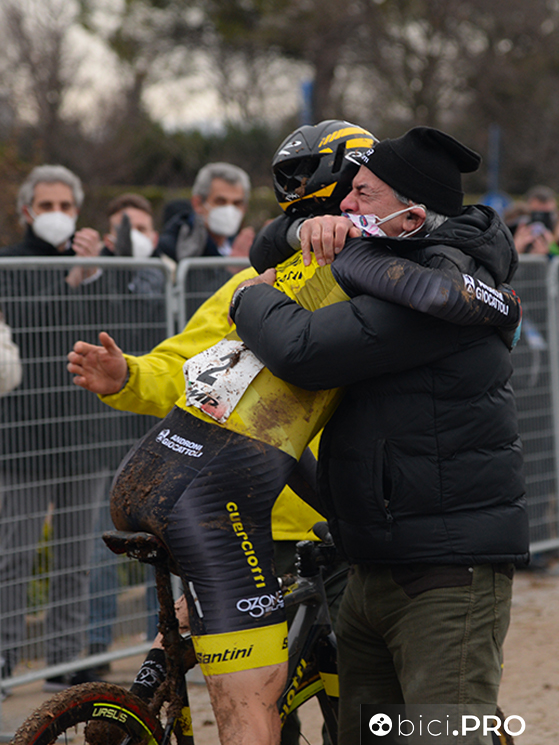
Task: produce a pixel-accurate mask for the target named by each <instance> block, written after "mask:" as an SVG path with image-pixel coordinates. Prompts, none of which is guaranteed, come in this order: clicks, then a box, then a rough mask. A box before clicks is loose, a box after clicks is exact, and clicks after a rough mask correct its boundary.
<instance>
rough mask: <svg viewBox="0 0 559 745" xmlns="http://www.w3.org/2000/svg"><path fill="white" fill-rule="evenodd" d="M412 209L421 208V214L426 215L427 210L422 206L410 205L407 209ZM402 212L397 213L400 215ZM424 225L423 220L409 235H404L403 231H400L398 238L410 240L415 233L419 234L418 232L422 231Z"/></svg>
mask: <svg viewBox="0 0 559 745" xmlns="http://www.w3.org/2000/svg"><path fill="white" fill-rule="evenodd" d="M412 207H421V209H422V210H423V212H425V213H427V208H426V207H425V205H424V204H410V205H409V207H408V209H411V208H412ZM402 212H406V210H402ZM402 212H399V213H398V214H400V215H401V214H402ZM424 225H425V220H424V221H423V222H422V223H421V225H420V226H419V227H417V228H415V229H414V230H411V231H410V232H409V233H406V231H405V230H402V232H401V233H400V235H399V236H398V238H411V236H412V235H415V234H416V233H419V231H420V230H421V229H422V227H423V226H424Z"/></svg>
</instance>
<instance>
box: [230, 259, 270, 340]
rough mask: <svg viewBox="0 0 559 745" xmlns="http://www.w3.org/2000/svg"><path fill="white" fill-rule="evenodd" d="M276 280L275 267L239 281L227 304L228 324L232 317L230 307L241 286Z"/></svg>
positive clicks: (267, 283)
mask: <svg viewBox="0 0 559 745" xmlns="http://www.w3.org/2000/svg"><path fill="white" fill-rule="evenodd" d="M275 281H276V270H275V269H266V271H265V272H262V274H259V275H258V276H257V277H252V278H251V279H245V280H244V281H243V282H241V283H240V285H239V286H238V287H237V288H236V289H235V292H234V293H233V297H232V298H231V305H230V306H229V315H228V316H227V321H228V322H229V325H230V326H232V325H233V318H232V316H231V308H232V306H233V305H234V304H235V299H236V296H238V292H239V290H240V289H242V288H243V287H250V286H251V285H263V284H266V285H273V284H274V282H275Z"/></svg>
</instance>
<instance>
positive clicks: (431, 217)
mask: <svg viewBox="0 0 559 745" xmlns="http://www.w3.org/2000/svg"><path fill="white" fill-rule="evenodd" d="M392 191H393V192H394V196H395V197H396V199H397V200H398V201H399V202H402V204H405V205H406V207H412V206H413V205H414V204H417V202H414V201H413V199H409V198H408V197H405V196H404V195H403V194H399V193H398V192H397V191H396V189H392ZM421 206H422V207H423V208H424V209H425V222H424V223H423V226H424V228H425V230H426V231H427V232H428V233H432V232H433V231H434V230H436V229H437V228H440V227H441V225H442V224H443V222H446V221H447V220H448V215H441V214H439V213H438V212H434V211H433V210H430V209H427V207H425V205H421Z"/></svg>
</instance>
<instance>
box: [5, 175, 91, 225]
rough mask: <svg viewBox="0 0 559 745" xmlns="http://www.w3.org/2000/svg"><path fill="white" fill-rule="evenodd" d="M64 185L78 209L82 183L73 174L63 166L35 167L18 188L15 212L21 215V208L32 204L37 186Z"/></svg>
mask: <svg viewBox="0 0 559 745" xmlns="http://www.w3.org/2000/svg"><path fill="white" fill-rule="evenodd" d="M55 183H61V184H66V186H69V187H70V189H71V190H72V194H73V196H74V202H75V204H76V207H77V208H78V209H79V208H80V207H81V206H82V202H83V188H82V182H81V181H80V179H79V178H78V177H77V176H76V174H75V173H72V171H70V170H68V168H65V167H64V166H48V165H47V166H37V167H36V168H34V169H33V170H32V171H31V173H30V174H29V176H28V177H27V178H26V179H25V181H24V182H23V184H22V185H21V186H20V189H19V192H18V195H17V212H18V215H20V217H21V215H22V209H23V207H30V206H31V204H32V203H33V197H34V194H35V187H36V186H37V184H55Z"/></svg>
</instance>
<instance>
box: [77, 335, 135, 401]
mask: <svg viewBox="0 0 559 745" xmlns="http://www.w3.org/2000/svg"><path fill="white" fill-rule="evenodd" d="M99 341H100V342H101V346H96V345H95V344H87V343H86V342H84V341H78V342H76V343H75V344H74V349H73V351H72V352H70V353H69V355H68V365H67V368H68V371H69V372H71V373H72V374H73V375H74V383H75V384H76V385H79V386H81V388H86V389H87V390H88V391H91V392H92V393H98V394H100V395H102V396H108V395H110V394H111V393H118V391H120V390H121V389H122V388H123V386H124V384H125V382H126V378H127V375H128V365H127V364H126V360H125V358H124V355H123V353H122V350H121V349H120V348H119V347H118V346H117V345H116V343H115V340H114V339H113V338H112V337H110V336H109V334H107V333H106V332H105V331H102V332H101V333H100V334H99Z"/></svg>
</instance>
